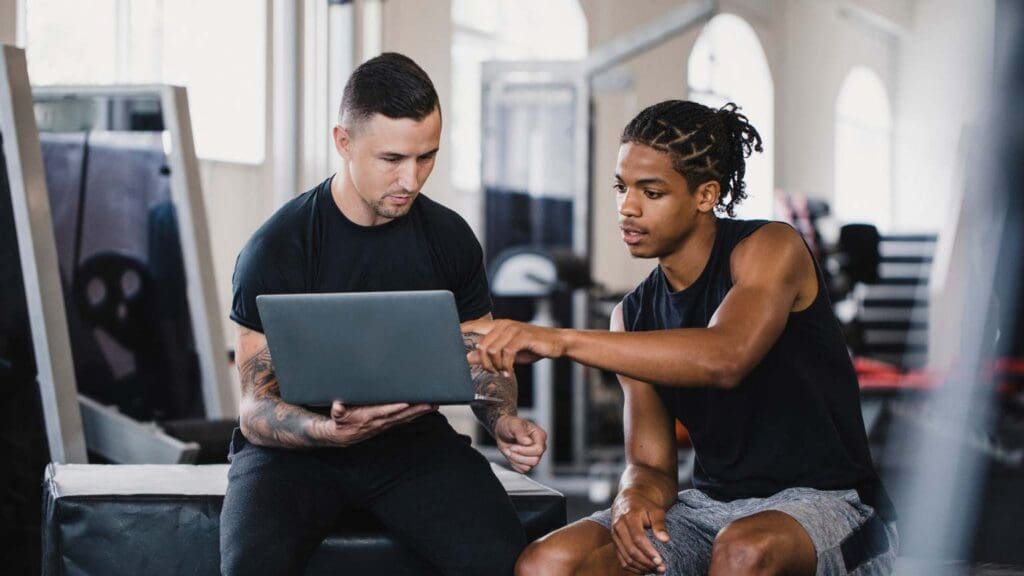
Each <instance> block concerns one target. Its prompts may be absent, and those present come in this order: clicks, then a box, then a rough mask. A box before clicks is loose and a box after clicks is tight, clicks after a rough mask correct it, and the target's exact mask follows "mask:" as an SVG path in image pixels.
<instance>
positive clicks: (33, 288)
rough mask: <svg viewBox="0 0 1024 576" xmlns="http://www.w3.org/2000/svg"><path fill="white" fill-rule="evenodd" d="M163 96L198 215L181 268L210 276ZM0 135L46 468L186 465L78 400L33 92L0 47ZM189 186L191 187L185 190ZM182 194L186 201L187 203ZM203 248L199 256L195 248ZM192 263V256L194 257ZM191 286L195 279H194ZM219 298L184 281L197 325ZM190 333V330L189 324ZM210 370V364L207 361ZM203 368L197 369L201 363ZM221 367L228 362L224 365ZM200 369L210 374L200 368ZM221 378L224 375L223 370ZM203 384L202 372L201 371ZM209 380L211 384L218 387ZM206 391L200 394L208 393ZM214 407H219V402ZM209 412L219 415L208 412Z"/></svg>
mask: <svg viewBox="0 0 1024 576" xmlns="http://www.w3.org/2000/svg"><path fill="white" fill-rule="evenodd" d="M159 94H160V95H161V97H162V102H163V105H164V108H165V113H166V112H169V113H170V114H172V116H170V117H169V118H170V122H169V124H172V125H174V124H177V125H179V126H183V128H182V129H179V130H172V131H171V137H172V146H173V148H174V151H173V152H172V154H171V159H170V161H171V166H172V168H173V173H174V174H175V176H173V178H174V180H172V194H175V192H174V189H175V188H177V189H179V190H180V191H181V192H179V193H177V194H175V195H174V199H175V202H177V203H179V205H180V199H181V198H184V200H185V201H186V202H188V201H189V200H191V204H192V206H195V204H196V201H198V205H199V206H200V210H199V212H198V214H197V212H196V211H195V210H184V211H182V212H183V213H182V214H180V215H179V227H180V230H182V231H183V232H184V233H183V234H182V244H183V246H182V249H183V251H184V253H185V260H186V266H189V265H190V263H191V268H190V269H193V270H194V269H195V267H196V262H197V261H198V262H200V263H203V262H204V256H205V266H206V269H211V268H212V266H211V261H210V258H209V251H208V246H209V243H208V240H207V238H206V219H205V213H204V212H202V209H201V207H202V197H201V196H200V195H199V188H198V177H199V176H198V170H197V167H196V163H195V153H194V151H193V149H192V133H191V129H190V128H189V127H188V126H189V125H188V122H189V119H188V106H187V101H186V100H185V91H184V89H183V88H171V87H161V88H160V92H159ZM0 133H2V134H3V136H4V140H3V142H4V144H3V146H4V157H5V159H6V162H7V169H8V170H7V172H8V180H9V182H8V183H9V186H10V194H11V205H12V208H13V213H14V226H15V229H16V230H15V231H16V234H17V238H18V257H19V260H20V262H21V267H22V277H23V284H24V286H25V301H26V304H27V308H28V313H29V324H30V327H31V331H32V345H33V351H34V353H35V360H36V366H37V379H38V383H39V393H40V398H41V400H42V407H43V419H44V422H45V426H46V436H47V442H48V446H49V451H50V459H51V460H52V461H54V462H57V463H61V464H68V463H86V462H87V461H88V455H87V452H86V447H88V449H89V450H90V451H92V452H94V453H95V454H98V455H100V456H102V457H103V458H105V459H107V460H110V461H112V462H115V463H188V462H193V461H195V459H196V456H197V454H198V451H199V446H198V445H197V444H196V443H194V442H181V441H180V440H177V439H175V438H172V437H170V436H168V435H166V434H165V433H164V432H163V431H162V430H161V429H160V428H159V427H157V426H156V425H155V424H143V423H140V422H138V421H136V420H133V419H132V418H129V417H128V416H125V415H123V414H120V413H119V412H118V411H117V410H115V409H113V408H109V407H105V406H102V405H100V404H99V403H97V402H96V401H95V400H92V399H90V398H88V397H85V396H82V395H79V394H78V385H77V382H76V379H75V369H74V362H73V358H72V354H71V340H70V337H69V335H68V323H67V311H66V310H65V308H64V295H63V289H62V285H61V280H60V271H59V265H58V260H57V249H56V243H55V240H54V235H53V220H52V216H51V213H50V196H49V193H48V192H47V188H46V176H45V172H44V170H43V157H42V149H41V148H40V144H39V131H38V129H37V126H36V118H35V112H34V110H33V97H32V90H31V86H30V84H29V80H28V68H27V66H26V61H25V52H24V51H23V50H21V49H18V48H15V47H12V46H0ZM186 184H191V186H188V187H186ZM186 191H188V192H189V193H188V194H186ZM197 244H198V245H202V246H204V250H205V254H204V250H198V249H197V248H196V246H197ZM197 253H198V254H197ZM192 276H195V275H194V274H193V275H192ZM204 286H206V287H209V288H211V289H210V290H208V291H207V292H206V293H205V294H201V295H205V296H207V297H208V298H207V299H206V300H201V301H199V303H196V298H194V296H193V294H194V292H193V291H194V290H199V289H202V288H203V287H204ZM215 298H216V293H215V292H214V291H213V290H212V277H211V275H206V281H205V282H200V281H198V280H195V279H194V278H190V282H189V300H190V302H189V305H190V307H193V308H192V310H193V316H195V311H196V310H197V309H198V310H199V311H200V312H201V313H204V314H205V312H206V311H207V310H209V309H211V308H212V309H216V307H215V306H212V307H211V306H210V303H211V300H215ZM207 326H208V327H209V326H213V327H215V328H216V329H217V330H218V332H216V333H217V334H219V329H220V328H219V320H217V319H216V317H214V321H213V322H207ZM194 327H195V324H194ZM195 331H196V341H197V345H198V344H199V343H201V342H204V341H203V340H202V339H201V338H202V336H201V335H202V334H205V335H206V340H205V343H206V348H207V349H209V348H210V346H209V343H210V339H209V335H210V333H209V332H203V331H202V330H195ZM207 360H210V361H214V360H215V358H211V357H210V356H209V355H208V356H207ZM201 362H202V359H201ZM220 364H221V365H222V366H223V365H224V364H226V362H221V363H220ZM204 368H206V366H204ZM223 371H224V372H226V367H224V368H223ZM204 376H205V371H204ZM224 381H226V379H224V380H215V382H224ZM204 391H205V389H204ZM217 400H219V399H217ZM214 406H221V405H220V404H214Z"/></svg>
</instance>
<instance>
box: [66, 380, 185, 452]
mask: <svg viewBox="0 0 1024 576" xmlns="http://www.w3.org/2000/svg"><path fill="white" fill-rule="evenodd" d="M78 404H79V406H80V407H81V411H82V427H83V429H84V430H85V437H86V442H87V444H88V445H89V449H90V450H91V451H92V452H94V453H96V454H98V455H100V456H102V457H103V458H104V459H106V460H109V461H110V462H116V463H119V464H128V463H145V464H193V463H195V461H196V458H197V457H198V456H199V444H197V443H195V442H182V441H181V440H178V439H177V438H173V437H171V436H168V435H167V434H166V433H164V431H163V430H162V429H161V428H160V427H159V426H157V425H156V424H153V423H148V424H147V423H142V422H139V421H138V420H135V419H133V418H130V417H128V416H125V415H124V414H121V413H120V412H118V411H117V409H116V408H113V407H111V406H104V405H102V404H100V403H99V402H97V401H95V400H93V399H91V398H88V397H86V396H82V395H79V396H78Z"/></svg>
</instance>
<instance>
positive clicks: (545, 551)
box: [516, 540, 577, 576]
mask: <svg viewBox="0 0 1024 576" xmlns="http://www.w3.org/2000/svg"><path fill="white" fill-rule="evenodd" d="M576 563H577V560H576V559H575V558H573V556H572V554H571V553H570V552H569V551H568V550H566V549H564V548H562V547H560V546H558V545H557V544H555V543H553V542H551V541H545V540H538V541H537V542H534V543H533V544H530V545H529V546H527V547H526V550H524V551H523V553H522V555H520V556H519V560H518V561H517V562H516V576H553V575H559V576H561V575H563V574H564V575H571V574H572V573H573V571H574V570H575V568H576V566H575V565H576Z"/></svg>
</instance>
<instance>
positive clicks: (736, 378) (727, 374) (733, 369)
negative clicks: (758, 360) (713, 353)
mask: <svg viewBox="0 0 1024 576" xmlns="http://www.w3.org/2000/svg"><path fill="white" fill-rule="evenodd" d="M709 371H710V377H709V378H708V380H709V381H710V383H711V385H712V386H714V387H715V388H721V389H724V390H732V389H733V388H735V387H737V386H739V384H740V382H742V381H743V378H744V376H746V371H745V370H744V369H743V365H742V363H740V362H738V361H737V360H735V359H732V358H729V359H723V360H722V361H720V362H716V363H715V365H714V366H713V367H712V368H711V369H710V370H709Z"/></svg>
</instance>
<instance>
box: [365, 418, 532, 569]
mask: <svg viewBox="0 0 1024 576" xmlns="http://www.w3.org/2000/svg"><path fill="white" fill-rule="evenodd" d="M412 432H415V434H411V433H412ZM400 437H401V435H394V436H393V437H392V440H394V439H396V438H400ZM401 444H402V445H401V446H398V445H393V446H391V449H390V450H389V453H388V455H387V456H385V455H383V454H381V455H380V456H382V457H381V458H378V459H377V463H376V466H377V470H376V472H375V474H374V475H373V476H374V477H373V478H372V479H371V481H370V488H371V489H372V491H371V493H369V494H367V498H366V500H365V503H366V505H367V507H368V508H369V510H370V511H371V512H372V513H373V514H374V515H375V516H376V517H377V518H378V519H379V520H380V521H381V522H382V523H383V524H384V525H385V526H386V527H387V528H388V529H389V531H391V533H392V534H394V535H395V536H396V537H397V538H399V539H401V540H402V541H403V542H405V543H406V544H408V545H409V546H410V547H412V548H413V549H414V550H416V552H417V553H419V554H420V555H422V556H424V557H425V558H426V559H427V560H428V561H430V562H431V563H432V564H433V565H434V566H436V567H437V568H438V569H439V570H440V571H441V572H442V573H444V574H496V575H499V574H512V570H513V567H514V566H515V562H516V559H517V558H518V556H519V554H520V553H521V552H522V550H523V548H524V547H525V546H526V535H525V534H524V532H523V527H522V525H521V524H520V522H519V517H518V516H517V514H516V512H515V509H514V508H513V506H512V501H511V500H510V499H509V497H508V494H507V493H506V492H505V489H504V487H502V485H501V483H500V482H499V481H498V479H497V478H496V477H495V476H494V473H493V472H492V471H491V467H490V464H489V463H488V462H487V460H486V459H485V458H484V457H483V456H481V455H480V453H479V452H477V451H476V450H474V449H473V448H472V447H471V446H470V445H469V439H468V438H466V437H464V436H459V435H458V434H456V433H455V431H454V430H452V429H451V427H450V426H448V425H447V423H445V425H444V426H443V427H437V426H422V425H421V426H414V427H412V428H410V429H409V430H407V431H406V434H405V438H404V441H403V442H402V443H401ZM381 467H383V468H384V469H381Z"/></svg>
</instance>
